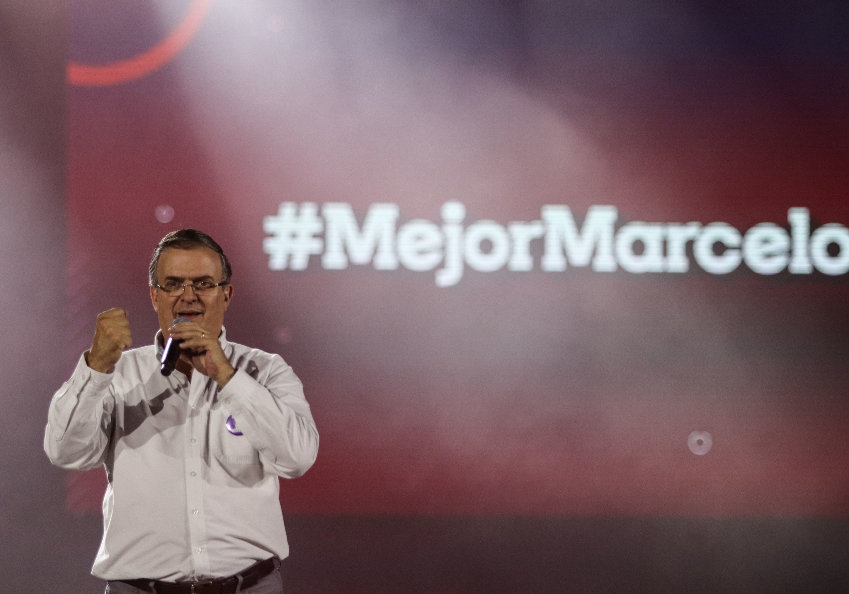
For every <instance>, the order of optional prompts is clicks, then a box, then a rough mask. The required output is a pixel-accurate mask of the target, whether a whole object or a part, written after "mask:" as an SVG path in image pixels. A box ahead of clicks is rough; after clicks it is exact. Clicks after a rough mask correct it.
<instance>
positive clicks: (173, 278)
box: [165, 274, 215, 283]
mask: <svg viewBox="0 0 849 594" xmlns="http://www.w3.org/2000/svg"><path fill="white" fill-rule="evenodd" d="M214 280H215V279H214V278H213V277H211V276H210V275H208V274H207V275H204V276H196V277H195V278H183V277H180V276H166V277H165V281H177V282H185V281H191V282H193V283H196V282H198V281H214Z"/></svg>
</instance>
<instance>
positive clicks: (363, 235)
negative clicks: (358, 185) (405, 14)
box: [263, 201, 849, 287]
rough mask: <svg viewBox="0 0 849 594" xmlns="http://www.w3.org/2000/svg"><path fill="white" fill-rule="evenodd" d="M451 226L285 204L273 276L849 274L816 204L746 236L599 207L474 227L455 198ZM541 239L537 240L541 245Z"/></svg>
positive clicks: (272, 220)
mask: <svg viewBox="0 0 849 594" xmlns="http://www.w3.org/2000/svg"><path fill="white" fill-rule="evenodd" d="M440 213H441V216H442V220H441V221H429V220H425V219H414V220H411V221H408V222H406V223H404V224H401V225H400V226H399V224H398V222H399V217H400V207H399V206H398V205H397V204H391V203H375V204H372V205H371V206H370V207H369V209H368V211H367V212H366V213H365V215H364V217H363V219H362V226H360V225H359V223H358V221H357V217H356V216H355V214H354V209H353V207H352V206H351V205H350V204H347V203H341V202H331V203H327V204H325V205H324V206H322V207H321V214H320V215H319V208H318V205H317V204H316V203H313V202H304V203H301V204H296V203H293V202H284V203H282V204H281V205H280V208H279V210H278V213H277V214H276V215H271V216H266V217H264V218H263V230H264V231H265V233H266V234H267V237H265V238H263V250H264V251H265V252H266V253H267V254H268V256H269V260H268V267H269V268H270V269H271V270H285V269H289V270H304V269H305V268H307V267H308V266H309V263H310V261H311V259H312V256H321V264H322V266H323V267H324V268H325V269H326V270H343V269H346V268H347V267H348V266H349V264H354V265H358V266H368V265H371V266H372V267H373V268H374V269H375V270H396V269H398V268H399V266H400V267H403V268H404V269H406V270H411V271H415V272H427V271H434V277H435V282H436V285H437V286H439V287H450V286H453V285H456V284H457V283H459V282H460V280H461V279H462V278H463V274H464V271H465V268H466V267H468V268H470V269H472V270H474V271H477V272H482V273H489V272H495V271H498V270H504V269H506V270H510V271H532V270H534V269H536V268H537V267H538V269H539V270H542V271H544V272H561V271H565V270H567V269H568V268H569V267H572V268H588V267H590V268H591V269H592V270H593V271H594V272H614V271H616V270H619V269H621V270H622V271H623V272H626V273H631V274H663V273H673V274H682V273H686V272H689V271H690V270H691V268H692V267H693V266H696V267H697V268H698V269H701V270H703V271H705V272H707V273H708V274H715V275H721V274H729V273H731V272H734V271H735V270H738V269H739V268H740V267H741V266H742V265H744V264H745V266H746V267H747V268H748V269H749V270H750V271H752V272H754V273H755V274H759V275H775V274H779V273H782V272H787V273H789V274H811V273H813V272H814V271H817V272H819V273H822V274H826V275H829V276H836V275H842V274H847V273H849V229H847V227H845V226H844V225H841V224H838V223H829V224H826V225H822V226H821V227H819V228H817V229H814V230H812V229H811V217H810V213H809V212H808V209H807V208H802V207H795V208H790V209H789V210H788V211H787V222H788V226H787V227H782V226H779V225H778V224H776V223H772V222H763V223H758V224H756V225H754V226H752V227H751V228H749V229H748V230H746V231H745V232H741V231H740V230H739V229H737V228H735V227H733V226H732V225H730V224H728V223H724V222H713V223H708V224H706V225H703V224H702V223H698V222H689V223H646V222H640V221H633V222H628V223H625V224H623V225H621V226H619V227H618V228H617V226H616V224H617V221H618V219H619V212H618V210H617V208H616V207H615V206H609V205H593V206H590V207H589V208H588V209H587V212H586V216H585V217H584V219H583V224H582V225H580V226H579V225H578V223H577V222H576V220H575V217H574V216H573V214H572V210H571V209H570V208H569V207H568V206H565V205H551V204H550V205H544V206H543V207H542V208H541V209H540V220H535V221H513V222H511V223H509V224H507V225H503V224H501V223H499V222H497V221H493V220H477V221H471V222H470V223H466V207H465V206H464V205H463V204H462V203H461V202H457V201H449V202H445V203H444V204H443V205H442V208H441V211H440ZM535 242H538V243H536V245H535Z"/></svg>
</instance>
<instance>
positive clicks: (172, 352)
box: [159, 318, 189, 376]
mask: <svg viewBox="0 0 849 594" xmlns="http://www.w3.org/2000/svg"><path fill="white" fill-rule="evenodd" d="M188 321H189V318H175V319H174V321H173V322H171V327H172V328H173V327H174V326H175V325H176V324H179V323H181V322H188ZM181 342H182V341H181V340H174V339H173V338H171V337H170V336H169V337H168V340H167V341H166V342H165V348H164V349H162V356H161V357H160V358H159V362H160V363H162V365H160V366H159V371H160V372H161V373H162V375H164V376H169V375H171V372H172V371H174V368H175V367H176V366H177V359H179V358H180V343H181Z"/></svg>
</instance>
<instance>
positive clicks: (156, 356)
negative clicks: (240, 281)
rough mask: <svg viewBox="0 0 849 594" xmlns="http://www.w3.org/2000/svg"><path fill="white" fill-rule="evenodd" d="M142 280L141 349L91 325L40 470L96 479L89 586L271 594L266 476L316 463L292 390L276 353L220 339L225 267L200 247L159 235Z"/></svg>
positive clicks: (306, 415) (215, 250)
mask: <svg viewBox="0 0 849 594" xmlns="http://www.w3.org/2000/svg"><path fill="white" fill-rule="evenodd" d="M149 276H150V298H151V302H152V303H153V308H154V310H155V311H156V312H157V315H158V318H159V326H160V330H159V331H158V332H157V334H156V339H155V341H154V344H152V345H148V346H143V347H140V348H135V349H130V350H125V349H128V348H129V347H130V346H131V344H132V338H131V335H130V326H129V322H128V320H127V314H126V312H125V311H124V310H122V309H111V310H109V311H106V312H103V313H101V314H100V315H98V317H97V322H96V325H95V332H94V338H93V340H92V344H91V348H90V349H89V350H88V351H86V352H85V353H84V354H83V356H82V357H80V360H79V362H78V364H77V367H76V369H75V370H74V372H73V374H72V376H71V378H70V379H69V380H68V381H67V382H65V384H63V386H62V387H61V388H60V389H59V390H58V391H57V392H56V394H55V395H54V396H53V399H52V401H51V403H50V409H49V412H48V423H47V428H46V430H45V436H44V449H45V452H46V453H47V455H48V457H49V458H50V460H51V462H53V463H54V464H56V465H57V466H61V467H62V468H70V469H78V470H87V469H91V468H95V467H97V466H100V465H103V466H104V467H105V470H106V475H107V479H108V486H107V488H106V493H105V495H104V501H103V514H104V533H103V540H102V542H101V544H100V549H99V551H98V553H97V557H96V559H95V562H94V566H93V568H92V574H93V575H95V576H97V577H99V578H101V579H103V580H106V581H107V586H106V592H107V593H110V594H124V593H127V594H135V593H137V592H158V593H168V594H171V593H173V594H179V593H183V592H185V593H195V594H201V593H207V594H212V593H215V594H224V593H230V592H246V593H250V594H266V593H267V594H271V593H278V592H282V578H281V574H280V560H281V559H283V558H285V557H286V556H287V555H288V552H289V547H288V543H287V540H286V532H285V529H284V526H283V517H282V513H281V510H280V501H279V480H278V477H281V476H282V477H286V478H295V477H298V476H300V475H302V474H303V473H304V472H306V471H307V470H308V469H309V468H310V466H312V464H313V462H314V461H315V458H316V455H317V453H318V432H317V430H316V426H315V423H314V421H313V419H312V415H311V413H310V408H309V405H308V404H307V401H306V399H305V398H304V393H303V387H302V385H301V382H300V380H299V379H298V378H297V376H296V375H295V373H294V372H293V371H292V368H291V367H289V366H288V365H287V364H286V362H285V361H284V360H283V359H282V358H281V357H280V356H279V355H276V354H271V353H266V352H263V351H260V350H258V349H251V348H249V347H246V346H243V345H240V344H236V343H233V342H229V341H228V340H227V336H226V332H225V330H224V313H225V312H226V310H227V308H228V306H229V305H230V300H231V299H232V296H233V285H232V284H231V283H230V277H231V269H230V263H229V261H228V260H227V257H226V256H225V254H224V252H223V250H222V249H221V247H220V246H219V245H218V244H217V243H216V242H215V241H214V240H213V239H212V238H211V237H209V236H208V235H206V234H204V233H202V232H199V231H196V230H193V229H183V230H180V231H175V232H172V233H169V234H168V235H166V236H165V237H164V238H163V239H162V241H160V243H159V245H158V246H157V247H156V249H155V250H154V254H153V259H152V261H151V264H150V270H149ZM169 339H170V340H169ZM173 344H177V345H179V358H178V359H177V360H176V364H173V363H172V366H173V367H174V368H175V369H174V371H173V373H171V369H169V368H168V364H167V363H165V364H163V363H162V362H161V360H164V359H165V357H163V350H170V348H173V346H172V345H173ZM169 347H170V348H169ZM175 352H176V351H175Z"/></svg>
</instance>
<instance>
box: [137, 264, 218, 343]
mask: <svg viewBox="0 0 849 594" xmlns="http://www.w3.org/2000/svg"><path fill="white" fill-rule="evenodd" d="M222 276H223V271H222V268H221V258H220V257H219V256H218V254H216V253H215V252H214V251H212V250H211V249H209V248H207V247H197V248H192V249H188V250H182V249H177V248H168V249H165V250H163V252H162V254H160V256H159V263H158V265H157V269H156V282H157V283H159V284H160V285H162V284H164V283H165V282H166V281H168V280H175V281H177V282H179V283H189V282H193V281H200V280H208V281H211V282H213V283H219V282H221V280H222ZM232 295H233V287H232V286H231V285H225V286H223V287H216V288H215V289H213V290H212V291H211V292H210V293H209V294H204V295H196V294H195V291H194V289H193V288H192V287H190V286H187V287H186V288H185V290H184V291H183V292H182V293H180V292H178V293H177V294H175V295H169V294H168V293H166V292H165V291H163V290H161V289H157V288H156V287H150V300H151V301H152V302H153V309H155V310H156V313H157V314H158V316H159V327H160V328H161V329H162V332H163V334H165V336H168V328H169V327H170V326H171V322H173V321H174V319H175V318H188V319H189V320H192V321H193V322H197V323H198V324H200V326H201V327H202V328H203V329H204V330H206V331H207V332H209V333H211V334H213V335H215V336H217V335H218V334H219V333H220V332H221V327H222V326H223V325H224V312H225V311H227V307H228V306H229V305H230V298H231V296H232Z"/></svg>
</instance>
